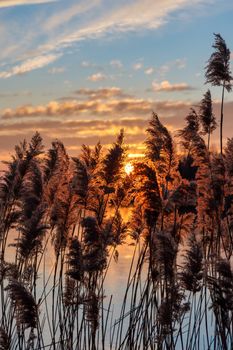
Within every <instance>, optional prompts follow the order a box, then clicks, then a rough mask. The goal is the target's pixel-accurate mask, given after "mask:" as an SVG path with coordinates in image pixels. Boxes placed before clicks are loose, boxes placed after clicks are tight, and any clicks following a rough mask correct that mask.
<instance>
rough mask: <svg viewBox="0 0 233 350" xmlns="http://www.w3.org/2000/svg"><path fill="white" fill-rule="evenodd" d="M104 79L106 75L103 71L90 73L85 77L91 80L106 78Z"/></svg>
mask: <svg viewBox="0 0 233 350" xmlns="http://www.w3.org/2000/svg"><path fill="white" fill-rule="evenodd" d="M106 79H107V77H106V75H105V74H103V73H100V72H99V73H95V74H92V75H90V76H89V77H88V78H87V80H90V81H93V82H97V81H102V80H106Z"/></svg>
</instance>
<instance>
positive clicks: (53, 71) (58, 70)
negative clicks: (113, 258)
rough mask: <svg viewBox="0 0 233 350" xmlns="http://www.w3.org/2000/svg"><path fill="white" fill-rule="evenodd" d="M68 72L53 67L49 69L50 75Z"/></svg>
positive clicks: (63, 68)
mask: <svg viewBox="0 0 233 350" xmlns="http://www.w3.org/2000/svg"><path fill="white" fill-rule="evenodd" d="M65 71H66V69H65V67H53V68H51V69H49V71H48V72H49V74H60V73H64V72H65Z"/></svg>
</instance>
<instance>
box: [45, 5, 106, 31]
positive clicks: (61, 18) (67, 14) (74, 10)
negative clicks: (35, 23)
mask: <svg viewBox="0 0 233 350" xmlns="http://www.w3.org/2000/svg"><path fill="white" fill-rule="evenodd" d="M99 4H100V0H92V1H88V2H87V1H83V2H81V3H79V4H74V5H73V6H71V7H68V8H67V9H65V10H64V9H62V10H61V11H60V12H58V13H56V14H55V15H53V16H51V17H49V18H48V20H47V21H46V22H45V23H44V29H45V30H54V29H56V28H57V27H59V26H61V25H62V26H64V24H66V23H67V22H69V21H70V20H72V19H73V18H74V17H76V16H79V15H81V14H83V13H85V12H88V11H90V10H91V9H93V8H94V7H96V6H97V5H99Z"/></svg>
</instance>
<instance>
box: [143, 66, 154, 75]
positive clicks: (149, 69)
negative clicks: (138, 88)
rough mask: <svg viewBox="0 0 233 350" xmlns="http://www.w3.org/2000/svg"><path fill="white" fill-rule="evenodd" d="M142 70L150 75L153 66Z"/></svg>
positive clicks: (152, 71)
mask: <svg viewBox="0 0 233 350" xmlns="http://www.w3.org/2000/svg"><path fill="white" fill-rule="evenodd" d="M144 72H145V74H146V75H151V74H153V73H154V68H153V67H149V68H147V69H145V71H144Z"/></svg>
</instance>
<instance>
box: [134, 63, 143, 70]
mask: <svg viewBox="0 0 233 350" xmlns="http://www.w3.org/2000/svg"><path fill="white" fill-rule="evenodd" d="M142 67H143V64H142V63H141V62H137V63H135V64H133V69H134V70H140V69H142Z"/></svg>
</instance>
